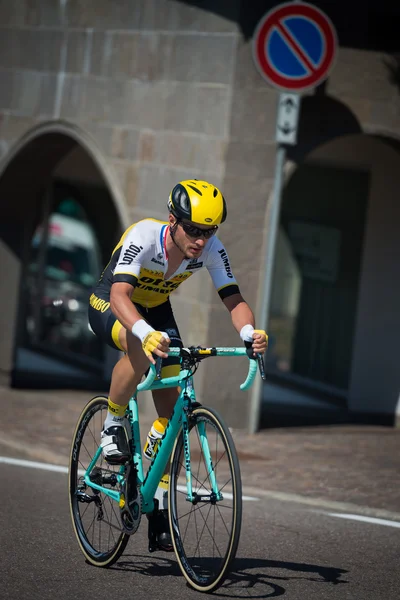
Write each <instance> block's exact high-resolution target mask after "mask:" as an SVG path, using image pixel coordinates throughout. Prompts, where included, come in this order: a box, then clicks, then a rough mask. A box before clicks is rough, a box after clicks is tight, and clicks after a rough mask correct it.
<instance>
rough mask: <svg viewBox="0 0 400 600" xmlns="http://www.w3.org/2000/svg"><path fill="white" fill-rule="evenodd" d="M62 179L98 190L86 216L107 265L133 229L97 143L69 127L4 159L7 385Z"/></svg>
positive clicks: (2, 285) (0, 257) (1, 366)
mask: <svg viewBox="0 0 400 600" xmlns="http://www.w3.org/2000/svg"><path fill="white" fill-rule="evenodd" d="M60 173H61V176H62V177H66V178H67V179H68V181H69V183H70V184H71V181H72V182H74V181H75V183H76V185H77V186H78V187H82V186H84V185H86V186H87V189H89V187H90V190H92V191H91V193H88V194H86V196H85V210H86V212H87V213H88V215H89V218H90V220H91V222H92V224H93V227H94V229H95V230H96V232H97V237H98V238H99V240H100V246H101V255H102V256H101V258H102V261H103V264H104V261H105V260H107V259H108V257H109V253H110V251H111V250H112V248H113V245H114V243H115V240H116V239H117V237H118V235H119V234H120V232H121V230H123V229H124V228H125V227H126V226H127V224H128V213H127V210H126V207H125V202H124V198H123V195H122V193H121V190H120V188H119V185H118V182H117V180H116V177H115V174H114V173H113V171H112V169H111V168H110V166H109V165H108V164H107V162H106V159H105V158H104V157H103V155H102V153H101V151H100V150H99V148H98V147H97V145H96V143H95V141H94V140H93V139H92V138H91V137H90V136H89V135H88V134H87V133H86V132H84V131H83V130H81V129H80V128H78V127H76V126H74V125H71V124H69V123H67V122H64V121H57V122H50V123H43V124H40V125H38V126H37V127H35V128H34V129H32V130H30V131H29V132H27V133H26V134H25V135H24V136H23V137H22V138H21V139H20V140H18V141H17V142H16V143H15V144H14V146H13V147H12V148H11V149H10V151H9V153H8V154H7V155H6V156H5V157H4V158H3V160H2V162H1V163H0V202H1V210H2V219H1V223H0V264H1V269H0V289H1V305H2V310H1V314H0V323H1V327H2V331H3V334H4V335H3V339H2V341H1V351H0V374H2V375H3V378H4V379H5V380H6V381H7V382H8V381H10V376H11V378H12V380H13V373H14V371H15V364H16V360H17V359H16V349H17V347H18V345H19V344H20V341H21V335H22V333H21V319H20V315H21V310H22V305H23V303H24V301H25V300H24V294H26V290H24V285H23V282H24V273H25V269H26V264H25V263H26V260H27V259H26V257H27V253H28V251H29V245H30V241H31V240H32V236H33V232H34V231H35V228H36V227H37V225H38V223H39V222H40V220H41V218H42V212H43V203H44V197H45V195H46V194H47V189H48V186H49V185H50V182H51V181H52V180H53V178H54V177H55V176H57V177H59V176H60ZM86 179H87V180H86ZM105 356H106V358H105V364H104V373H106V372H107V370H109V366H108V367H107V364H108V362H109V353H108V351H107V352H106V353H105ZM106 363H107V364H106ZM105 377H106V378H107V376H106V375H105ZM48 379H49V381H50V380H51V377H50V378H48ZM72 380H73V378H72V379H71V382H72ZM78 380H79V377H78ZM77 384H78V383H77Z"/></svg>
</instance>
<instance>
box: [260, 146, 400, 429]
mask: <svg viewBox="0 0 400 600" xmlns="http://www.w3.org/2000/svg"><path fill="white" fill-rule="evenodd" d="M399 186H400V152H399V149H398V143H397V142H396V140H393V139H389V140H388V139H387V138H385V137H382V136H373V135H366V134H359V135H350V136H343V137H341V138H337V139H335V140H332V141H329V142H328V143H325V144H322V145H321V146H319V147H318V148H315V149H314V150H313V151H312V152H311V153H309V154H308V155H307V157H306V158H305V159H304V161H303V162H302V163H301V164H299V165H298V166H295V165H292V167H291V168H290V169H289V170H288V174H287V180H286V184H285V188H284V193H283V199H282V210H281V218H280V234H279V242H278V247H277V253H276V261H275V268H274V285H273V296H274V298H273V301H272V309H271V319H270V334H271V338H272V344H271V346H272V352H271V364H270V365H269V368H270V376H271V379H270V381H272V380H273V381H274V382H275V384H276V387H274V385H272V386H271V387H270V389H268V390H266V393H265V399H266V400H267V403H265V402H264V419H265V418H268V421H269V422H271V413H272V412H274V410H275V409H277V414H278V413H279V414H280V416H279V417H278V422H280V423H281V422H282V419H283V420H284V422H285V423H286V422H295V423H296V424H299V423H301V422H310V421H311V422H312V421H314V422H315V421H318V422H321V421H322V422H323V421H325V420H327V421H329V422H332V421H354V420H361V421H363V422H365V421H368V422H373V423H385V424H393V422H394V421H395V419H396V410H397V403H398V396H399V389H400V379H399V376H398V369H397V367H396V364H397V354H398V352H397V340H398V336H399V334H400V317H399V313H398V308H397V307H398V305H399V302H400V283H399V277H398V256H399V255H400V242H399V237H398V230H399V227H400V206H399V202H398V199H397V196H398V189H399ZM389 290H390V292H389ZM274 344H275V347H274ZM273 405H274V406H273ZM267 413H269V414H268V416H267V417H266V414H267Z"/></svg>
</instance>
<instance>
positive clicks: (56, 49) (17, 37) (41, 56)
mask: <svg viewBox="0 0 400 600" xmlns="http://www.w3.org/2000/svg"><path fill="white" fill-rule="evenodd" d="M63 35H64V34H63V32H61V31H46V30H40V31H39V30H34V29H4V30H3V31H2V32H1V36H0V66H3V67H6V68H8V69H27V70H28V69H29V70H32V71H57V70H58V69H59V67H60V55H61V46H62V43H63Z"/></svg>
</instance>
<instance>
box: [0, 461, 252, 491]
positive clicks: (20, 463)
mask: <svg viewBox="0 0 400 600" xmlns="http://www.w3.org/2000/svg"><path fill="white" fill-rule="evenodd" d="M0 463H5V464H8V465H14V466H17V467H28V468H30V469H42V470H43V471H55V472H56V473H68V467H63V466H61V465H50V464H48V463H43V462H36V461H33V460H23V459H20V458H9V457H8V456H0ZM81 474H82V473H81ZM178 490H179V491H180V492H186V486H183V485H178ZM223 495H224V498H227V499H229V500H232V498H233V496H232V494H230V493H229V492H223ZM242 500H246V501H253V502H254V501H257V500H259V498H255V497H254V496H242Z"/></svg>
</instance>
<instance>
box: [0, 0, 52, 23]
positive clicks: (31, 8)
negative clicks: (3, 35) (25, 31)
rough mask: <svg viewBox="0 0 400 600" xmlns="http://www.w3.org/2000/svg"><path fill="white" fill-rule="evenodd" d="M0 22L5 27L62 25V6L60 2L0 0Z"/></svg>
mask: <svg viewBox="0 0 400 600" xmlns="http://www.w3.org/2000/svg"><path fill="white" fill-rule="evenodd" d="M0 23H1V24H2V25H3V26H7V27H13V26H14V27H24V26H31V27H32V26H33V27H38V26H44V27H59V26H61V25H62V7H61V3H60V2H41V1H40V0H36V1H35V2H32V0H18V1H13V2H10V1H9V0H2V1H1V2H0Z"/></svg>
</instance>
